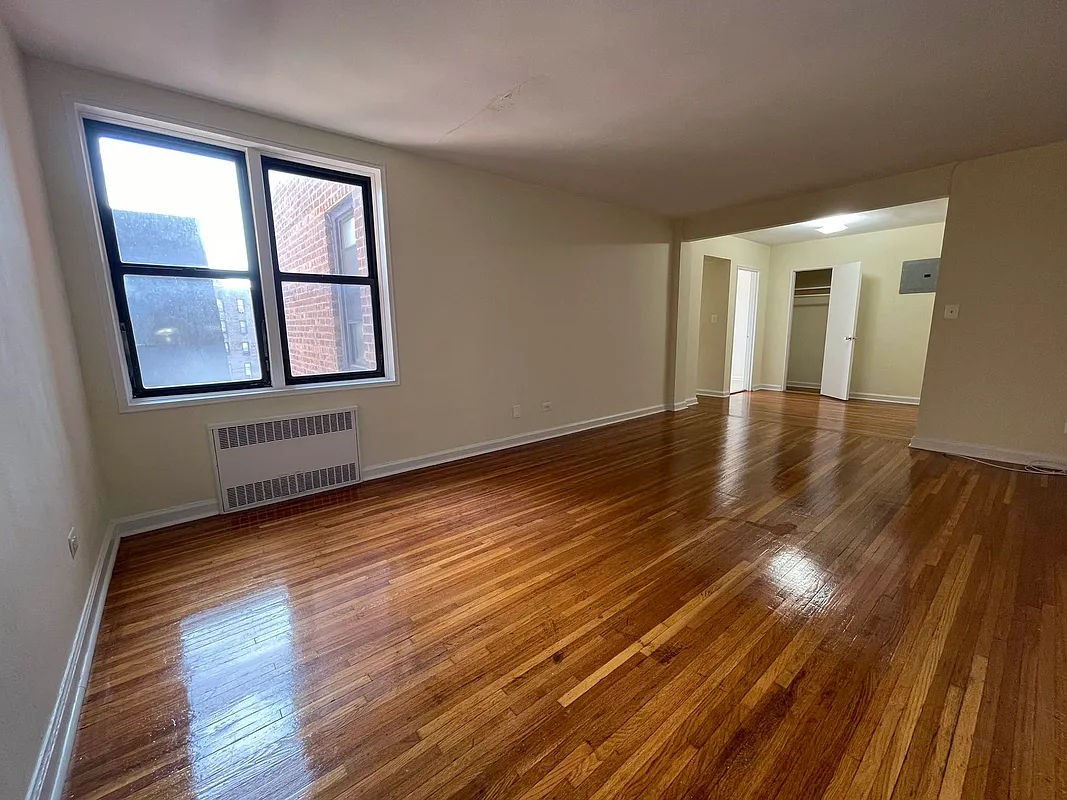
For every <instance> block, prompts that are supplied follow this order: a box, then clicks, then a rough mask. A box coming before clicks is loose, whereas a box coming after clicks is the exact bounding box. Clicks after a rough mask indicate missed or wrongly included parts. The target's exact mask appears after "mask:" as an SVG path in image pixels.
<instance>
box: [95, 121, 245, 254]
mask: <svg viewBox="0 0 1067 800" xmlns="http://www.w3.org/2000/svg"><path fill="white" fill-rule="evenodd" d="M100 157H101V160H102V161H103V165H104V175H105V184H106V188H107V198H108V203H109V205H110V206H111V208H112V209H113V210H115V211H129V212H135V213H137V214H142V215H146V214H158V215H165V216H167V217H172V218H173V217H177V218H184V219H192V220H195V223H196V226H197V228H198V231H199V235H200V240H201V243H202V244H203V250H204V254H205V260H206V263H204V264H198V265H195V266H205V267H211V268H212V269H234V270H247V269H248V252H247V250H246V244H245V238H244V230H245V229H244V222H243V215H242V213H241V200H240V194H239V189H238V187H239V182H238V176H237V168H236V166H235V165H234V162H233V161H232V160H229V159H225V158H214V157H211V156H206V155H204V154H202V153H188V152H183V151H180V150H173V149H168V148H165V147H157V146H154V145H150V144H144V143H141V142H130V141H126V140H124V139H113V138H109V137H106V136H103V137H101V138H100ZM116 227H118V222H116ZM117 234H118V239H119V247H120V249H123V244H124V242H123V239H124V236H123V230H122V229H121V228H120V229H119V230H118V231H117ZM190 266H194V265H190Z"/></svg>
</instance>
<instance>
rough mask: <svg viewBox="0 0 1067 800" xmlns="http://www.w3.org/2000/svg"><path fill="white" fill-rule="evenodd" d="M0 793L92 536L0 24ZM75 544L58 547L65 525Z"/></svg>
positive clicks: (94, 508)
mask: <svg viewBox="0 0 1067 800" xmlns="http://www.w3.org/2000/svg"><path fill="white" fill-rule="evenodd" d="M0 375H3V376H4V377H3V380H0V409H2V410H3V413H2V414H0V520H2V524H0V720H2V724H0V797H4V798H17V797H22V796H23V795H24V793H25V791H26V788H27V785H28V783H29V781H30V775H31V773H32V771H33V768H34V764H35V763H36V759H37V755H38V752H39V749H40V747H41V741H42V738H43V736H44V732H45V728H46V726H47V725H48V721H49V718H50V716H51V713H52V709H53V706H54V704H55V701H56V696H57V692H58V688H59V684H60V679H61V676H62V673H63V670H64V668H65V666H66V662H67V658H68V655H69V653H70V648H71V643H72V641H73V638H74V631H75V626H76V623H77V620H78V616H79V614H80V612H81V610H82V606H83V604H84V601H85V597H86V594H87V591H88V587H89V581H90V576H91V573H92V569H93V567H94V565H95V562H96V558H97V555H98V554H99V552H100V548H101V544H102V538H103V537H102V525H101V518H100V510H99V505H98V496H99V492H100V490H99V487H98V486H97V484H96V480H95V469H94V466H93V453H92V446H91V442H90V435H89V422H88V418H87V415H86V410H85V398H84V393H83V390H82V385H81V379H80V372H79V369H78V364H77V361H76V358H75V352H74V344H73V339H72V334H71V329H70V322H69V318H68V312H67V300H66V297H65V295H64V290H63V286H62V283H61V279H60V275H59V267H58V265H57V262H56V257H55V250H54V244H53V241H52V233H51V229H50V226H49V220H48V218H47V214H46V210H45V201H44V197H43V195H42V190H41V179H40V172H39V166H38V160H37V153H36V151H35V149H34V143H33V137H32V131H31V126H30V118H29V112H28V109H27V108H26V98H25V95H24V92H23V86H22V70H21V65H20V63H19V56H18V53H17V51H16V50H15V48H14V45H13V44H12V41H11V39H10V37H9V35H8V33H7V31H6V30H5V29H4V28H3V26H2V25H0ZM71 526H74V527H75V528H76V532H77V535H78V537H79V539H80V542H81V547H80V549H79V551H78V555H77V558H76V559H74V560H72V559H71V557H70V555H69V553H68V552H67V544H66V536H67V531H68V530H69V529H70V528H71Z"/></svg>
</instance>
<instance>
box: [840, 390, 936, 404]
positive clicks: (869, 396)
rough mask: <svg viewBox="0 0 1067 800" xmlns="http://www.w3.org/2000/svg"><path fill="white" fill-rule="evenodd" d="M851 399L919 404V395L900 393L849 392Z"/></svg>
mask: <svg viewBox="0 0 1067 800" xmlns="http://www.w3.org/2000/svg"><path fill="white" fill-rule="evenodd" d="M849 399H850V400H871V401H873V402H875V403H901V404H903V405H906V406H917V405H919V398H918V397H910V396H908V395H899V394H876V393H873V392H849Z"/></svg>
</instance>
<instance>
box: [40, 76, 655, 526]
mask: <svg viewBox="0 0 1067 800" xmlns="http://www.w3.org/2000/svg"><path fill="white" fill-rule="evenodd" d="M27 72H28V79H29V93H30V98H31V105H32V106H33V109H34V115H35V119H36V122H37V129H38V131H39V134H40V140H41V152H42V160H43V161H44V165H45V178H46V181H47V187H48V192H49V197H50V200H51V208H52V212H53V217H54V222H55V227H56V230H57V231H59V232H60V233H61V235H60V236H59V237H58V244H59V249H60V257H61V261H62V264H63V270H64V273H65V279H66V282H67V286H68V291H69V293H70V295H71V297H72V298H75V301H74V302H73V303H72V311H73V318H74V326H75V330H76V332H77V337H78V343H79V352H80V356H81V361H82V365H83V373H84V376H85V382H86V387H87V391H88V396H89V405H90V411H91V415H92V419H93V425H94V430H95V433H96V439H97V442H98V448H97V449H98V452H99V456H100V462H101V466H102V469H103V473H104V477H105V479H106V482H107V490H108V498H109V509H110V512H111V513H112V514H114V515H126V514H132V513H136V512H145V511H151V510H157V509H162V508H167V507H171V506H175V505H179V504H185V503H190V502H196V501H201V500H205V499H210V498H212V497H214V486H213V477H212V470H211V464H210V457H209V453H208V445H207V437H206V433H205V426H207V425H208V424H209V423H216V422H226V421H234V420H242V419H254V418H257V417H263V416H269V415H277V414H287V413H291V412H298V411H304V410H313V409H328V408H334V407H338V406H341V405H350V404H358V405H359V407H360V415H361V416H360V429H361V439H362V447H363V460H364V464H365V465H367V466H374V465H380V464H384V463H387V462H392V461H395V460H400V459H405V458H410V457H416V456H420V455H425V454H429V453H433V452H436V451H440V450H445V449H449V448H454V447H459V446H463V445H469V444H474V443H477V442H482V441H487V440H492V439H498V438H502V437H506V436H511V435H515V434H521V433H526V432H530V431H535V430H541V429H545V428H550V427H555V426H558V425H563V424H566V423H570V422H576V421H581V420H589V419H594V418H598V417H603V416H606V415H611V414H616V413H620V412H626V411H631V410H635V409H641V408H647V407H650V406H657V405H660V404H662V403H663V401H664V386H665V385H666V383H667V376H668V375H667V358H668V356H669V353H668V341H667V326H668V321H667V308H668V296H667V294H668V280H669V276H668V248H669V244H670V241H671V228H670V225H669V223H668V221H667V220H665V219H661V218H658V217H654V216H651V215H648V214H645V213H641V212H637V211H630V210H626V209H622V208H619V207H616V206H611V205H607V204H603V203H598V202H594V201H590V200H585V199H581V198H578V197H575V196H573V195H568V194H566V193H563V192H559V191H555V190H550V189H545V188H541V187H537V186H532V185H529V184H523V183H519V182H516V181H512V180H508V179H505V178H500V177H497V176H494V175H490V174H488V173H482V172H477V171H473V170H470V169H464V168H460V167H455V166H452V165H449V164H445V163H443V162H436V161H432V160H428V159H425V158H420V157H415V156H412V155H409V154H406V153H403V152H400V151H396V150H392V149H388V148H384V147H379V146H376V145H372V144H368V143H365V142H361V141H357V140H355V139H351V138H347V137H343V136H338V135H334V134H330V133H326V132H323V131H318V130H313V129H310V128H306V127H302V126H300V125H296V124H291V123H287V122H282V121H279V120H276V119H272V118H269V117H265V116H261V115H257V114H253V113H249V112H245V111H241V110H238V109H235V108H232V107H227V106H223V105H218V104H215V103H211V102H208V101H205V100H201V99H197V98H193V97H189V96H186V95H181V94H176V93H173V92H169V91H165V90H162V89H157V88H154V87H149V86H146V85H142V84H138V83H134V82H130V81H126V80H122V79H118V78H113V77H108V76H103V75H100V74H97V73H92V72H87V71H83V70H78V69H74V68H71V67H66V66H61V65H57V64H54V63H50V62H45V61H40V60H34V59H31V60H29V62H28V67H27ZM65 95H67V96H65ZM71 98H77V99H79V100H84V101H87V102H91V103H97V104H100V105H104V106H112V107H115V106H118V107H121V108H122V109H125V110H131V111H138V112H142V113H145V114H149V115H157V116H164V117H169V118H172V119H177V120H181V121H183V122H186V123H190V124H194V125H200V126H208V127H211V128H215V129H220V130H225V131H231V132H236V133H239V134H241V135H245V136H250V137H254V138H257V139H260V140H267V141H270V142H275V143H280V144H284V145H287V146H291V147H297V148H303V149H309V150H314V151H318V152H321V153H324V154H327V155H332V156H335V157H339V158H352V159H359V160H364V161H371V162H375V163H378V164H381V165H382V166H383V167H384V170H385V181H386V191H387V193H388V213H389V227H390V246H391V252H390V257H391V264H390V268H391V270H392V278H393V289H394V305H395V312H396V329H397V349H398V366H399V375H400V385H398V386H393V387H381V388H368V389H358V390H350V391H335V392H331V393H308V394H301V395H298V396H287V397H280V398H273V399H258V400H242V401H239V402H227V403H218V404H210V405H200V406H191V407H183V408H175V409H167V410H158V409H157V410H153V411H141V412H136V413H127V414H120V413H119V411H118V403H117V400H116V392H115V387H114V381H113V379H112V374H111V369H110V364H109V360H108V354H107V349H106V340H107V337H109V336H111V335H112V334H111V323H110V321H109V320H108V319H107V316H106V313H105V301H104V298H103V296H102V293H101V291H100V285H99V283H98V274H99V272H100V271H101V270H102V266H101V264H100V260H99V256H98V248H97V245H96V240H95V231H94V228H93V225H94V224H95V223H94V222H93V220H92V219H91V218H90V217H89V216H88V215H87V213H86V209H87V208H88V203H89V200H88V189H87V187H86V182H85V179H84V167H83V165H82V162H81V156H80V153H79V151H78V148H77V145H76V142H75V123H74V121H73V119H72V117H71V113H70V103H71ZM543 400H550V401H552V403H553V409H552V411H551V412H548V413H545V412H542V411H541V410H540V406H541V402H542V401H543ZM513 403H521V404H522V407H523V416H522V417H521V418H520V419H512V416H511V406H512V404H513Z"/></svg>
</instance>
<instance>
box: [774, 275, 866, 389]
mask: <svg viewBox="0 0 1067 800" xmlns="http://www.w3.org/2000/svg"><path fill="white" fill-rule="evenodd" d="M842 263H851V262H842ZM836 266H839V265H837V264H825V265H823V266H821V267H793V268H792V269H791V270H790V271H789V295H788V296H787V297H786V305H785V360H784V361H783V362H782V388H781V389H779V391H781V392H785V391H788V386H789V342H790V341H791V340H792V338H793V294H794V293H795V292H796V289H797V273H798V272H815V271H816V270H820V269H828V270H831V271H832V270H833V269H834V267H836ZM823 358H826V343H825V342H824V343H823Z"/></svg>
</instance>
